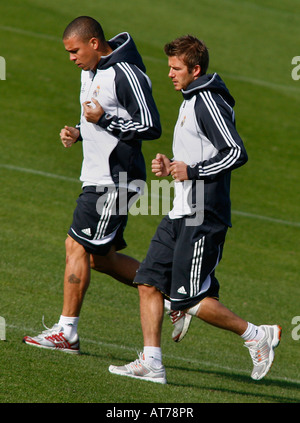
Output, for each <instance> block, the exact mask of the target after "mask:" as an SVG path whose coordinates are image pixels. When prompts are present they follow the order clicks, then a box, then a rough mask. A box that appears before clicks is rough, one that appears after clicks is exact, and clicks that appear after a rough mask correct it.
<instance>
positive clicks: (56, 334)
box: [23, 323, 80, 354]
mask: <svg viewBox="0 0 300 423" xmlns="http://www.w3.org/2000/svg"><path fill="white" fill-rule="evenodd" d="M44 327H45V328H46V330H44V331H43V332H42V333H41V334H39V335H37V336H35V337H30V336H25V337H24V338H23V342H25V344H27V345H32V346H34V347H38V348H46V349H49V350H59V351H64V352H67V353H71V354H80V348H79V337H78V335H77V334H76V335H75V336H74V338H73V339H72V340H68V339H66V337H65V334H64V331H63V328H62V327H61V326H59V325H58V324H57V323H56V324H55V325H54V326H52V328H47V327H46V326H45V325H44Z"/></svg>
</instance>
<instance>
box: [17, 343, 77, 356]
mask: <svg viewBox="0 0 300 423" xmlns="http://www.w3.org/2000/svg"><path fill="white" fill-rule="evenodd" d="M23 342H24V344H26V345H30V346H32V347H36V348H42V349H44V350H51V351H62V352H65V353H67V354H77V355H79V354H80V350H71V349H69V348H59V347H45V346H44V345H40V344H35V343H33V342H28V341H26V340H25V339H23Z"/></svg>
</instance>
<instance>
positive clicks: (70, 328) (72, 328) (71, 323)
mask: <svg viewBox="0 0 300 423" xmlns="http://www.w3.org/2000/svg"><path fill="white" fill-rule="evenodd" d="M78 321H79V317H68V316H62V315H61V316H60V319H59V322H58V324H59V325H60V326H62V327H63V330H64V333H65V336H66V338H67V339H69V340H71V339H72V338H74V336H75V335H76V333H77V326H78Z"/></svg>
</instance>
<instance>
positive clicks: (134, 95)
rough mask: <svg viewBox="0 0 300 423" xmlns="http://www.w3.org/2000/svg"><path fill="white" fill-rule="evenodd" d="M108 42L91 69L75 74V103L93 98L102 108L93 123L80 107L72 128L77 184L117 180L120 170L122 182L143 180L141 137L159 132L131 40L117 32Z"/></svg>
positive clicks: (152, 136) (148, 87)
mask: <svg viewBox="0 0 300 423" xmlns="http://www.w3.org/2000/svg"><path fill="white" fill-rule="evenodd" d="M109 44H110V46H111V47H112V49H113V52H112V53H111V54H109V55H108V56H103V57H102V58H101V60H100V62H99V64H98V67H97V70H96V73H94V72H92V71H82V73H81V93H80V103H81V105H82V103H83V102H84V101H91V98H92V97H93V98H95V99H96V100H98V102H99V103H100V104H101V106H102V108H103V109H104V111H105V114H104V115H103V116H102V117H101V118H100V120H99V122H98V123H97V124H94V123H90V122H87V121H86V119H85V117H84V116H83V107H82V112H81V119H80V124H79V125H78V126H77V128H78V129H80V136H81V137H80V139H81V140H82V142H83V163H82V169H81V176H80V180H81V181H82V182H83V186H87V185H111V184H116V185H118V182H119V173H120V172H126V173H127V178H128V183H130V182H131V181H132V180H136V179H140V180H145V178H146V171H145V162H144V158H143V155H142V152H141V143H142V142H141V140H152V139H156V138H159V137H160V135H161V125H160V118H159V113H158V111H157V108H156V105H155V102H154V99H153V97H152V89H151V82H150V79H149V78H148V76H147V75H146V74H145V71H146V69H145V66H144V64H143V61H142V58H141V56H140V54H139V53H138V51H137V48H136V46H135V43H134V41H133V40H132V38H131V36H130V35H129V34H128V33H121V34H118V35H117V36H115V37H114V38H112V39H111V40H109ZM92 104H93V103H92Z"/></svg>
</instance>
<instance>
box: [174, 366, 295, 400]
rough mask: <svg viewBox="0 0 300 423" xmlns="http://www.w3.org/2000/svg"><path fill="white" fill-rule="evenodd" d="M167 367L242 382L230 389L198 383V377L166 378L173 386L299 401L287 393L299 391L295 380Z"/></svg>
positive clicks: (267, 398)
mask: <svg viewBox="0 0 300 423" xmlns="http://www.w3.org/2000/svg"><path fill="white" fill-rule="evenodd" d="M166 367H167V369H173V370H178V371H184V372H193V373H198V374H200V375H201V376H205V375H206V376H217V377H222V378H224V379H225V380H226V383H227V384H229V383H231V386H232V384H235V383H236V384H238V383H242V384H243V388H242V387H240V388H236V389H232V388H229V387H228V388H226V387H224V386H223V387H222V386H217V385H215V386H213V384H212V383H211V382H210V385H209V386H208V384H207V383H203V384H201V383H198V382H199V379H198V378H197V382H196V383H193V382H187V383H178V382H172V380H169V379H168V384H169V385H173V386H178V387H185V388H187V387H189V388H196V389H204V390H208V391H219V392H224V393H231V394H235V395H242V396H245V397H246V396H248V397H249V396H250V397H254V398H257V400H258V402H259V400H262V401H264V402H280V403H299V402H300V397H299V398H295V397H292V396H289V395H288V392H287V391H288V390H295V391H299V389H300V383H297V382H292V381H284V380H275V379H271V378H270V376H268V379H262V380H259V381H255V380H253V379H251V378H250V376H246V375H242V374H239V373H236V372H235V373H229V372H227V371H222V370H203V369H199V368H195V367H184V366H174V365H173V366H172V365H168V366H166ZM201 380H203V378H201ZM247 386H248V388H249V389H248V390H246V389H245V388H246V387H247ZM253 388H257V391H256V392H255V391H252V389H253ZM263 388H268V390H269V391H272V388H279V389H282V390H283V389H284V390H285V393H284V394H283V395H278V394H275V393H274V394H272V393H268V392H264V389H263Z"/></svg>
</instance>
